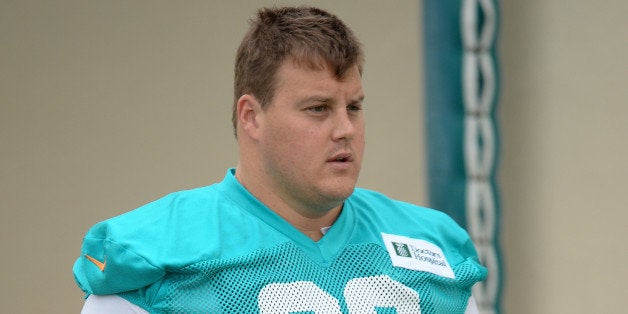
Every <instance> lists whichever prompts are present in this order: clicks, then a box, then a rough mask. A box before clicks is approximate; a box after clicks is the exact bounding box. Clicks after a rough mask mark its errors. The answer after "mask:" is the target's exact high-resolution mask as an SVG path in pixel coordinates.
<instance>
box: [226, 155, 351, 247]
mask: <svg viewBox="0 0 628 314" xmlns="http://www.w3.org/2000/svg"><path fill="white" fill-rule="evenodd" d="M236 179H237V180H238V182H240V184H242V186H244V187H245V188H246V189H247V191H249V193H251V194H252V195H253V196H255V198H257V199H258V200H259V201H260V202H262V203H263V204H264V205H266V207H268V208H270V209H271V210H272V211H274V212H275V213H276V214H277V215H279V216H280V217H281V218H283V219H284V220H286V221H287V222H288V223H289V224H291V225H292V226H293V227H295V228H296V229H297V230H299V231H301V232H302V233H303V234H305V235H306V236H307V237H309V238H310V239H312V240H313V241H318V240H320V239H321V238H322V237H323V233H322V232H321V229H322V228H325V227H329V226H331V225H333V223H334V222H335V221H336V219H337V218H338V216H339V215H340V212H341V211H342V204H340V205H337V206H335V207H332V208H330V209H328V210H321V209H317V210H311V209H308V208H306V207H305V206H296V205H294V204H290V203H288V202H286V201H285V200H284V198H282V197H281V196H280V195H277V193H276V192H275V191H273V189H272V188H269V186H268V185H267V184H256V182H257V181H256V178H255V176H254V175H252V173H251V172H248V171H247V169H246V167H243V165H242V164H238V166H237V168H236Z"/></svg>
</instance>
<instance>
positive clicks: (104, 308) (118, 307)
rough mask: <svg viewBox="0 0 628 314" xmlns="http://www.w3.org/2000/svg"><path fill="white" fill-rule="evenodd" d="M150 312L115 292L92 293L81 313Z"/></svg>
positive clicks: (132, 313)
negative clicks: (107, 293)
mask: <svg viewBox="0 0 628 314" xmlns="http://www.w3.org/2000/svg"><path fill="white" fill-rule="evenodd" d="M108 313H119V314H148V312H147V311H146V310H144V309H142V308H141V307H139V306H137V305H135V304H133V303H131V302H129V301H127V300H125V299H123V298H121V297H120V296H118V295H115V294H109V295H95V294H92V295H90V296H89V297H88V298H87V300H85V304H84V305H83V309H82V310H81V314H108Z"/></svg>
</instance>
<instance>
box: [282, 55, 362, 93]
mask: <svg viewBox="0 0 628 314" xmlns="http://www.w3.org/2000/svg"><path fill="white" fill-rule="evenodd" d="M285 92H289V93H292V94H299V93H315V92H319V93H334V92H343V94H351V95H352V96H351V97H354V96H355V95H353V94H356V95H357V94H360V95H361V94H363V91H362V77H361V75H360V71H359V68H358V66H357V65H354V66H352V67H351V68H349V69H348V70H347V71H346V73H344V75H343V77H341V78H338V77H336V75H335V74H334V72H333V70H332V69H331V68H330V67H329V66H322V67H320V68H316V67H312V66H309V65H307V64H304V63H302V62H294V61H290V60H286V61H284V62H283V63H282V64H281V66H280V67H279V69H278V71H277V76H276V90H275V95H277V94H279V93H285ZM360 95H358V96H355V97H362V96H360Z"/></svg>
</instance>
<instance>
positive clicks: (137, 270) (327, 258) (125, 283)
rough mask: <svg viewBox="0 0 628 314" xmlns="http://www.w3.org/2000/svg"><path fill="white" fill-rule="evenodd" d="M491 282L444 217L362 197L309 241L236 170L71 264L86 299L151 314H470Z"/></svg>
mask: <svg viewBox="0 0 628 314" xmlns="http://www.w3.org/2000/svg"><path fill="white" fill-rule="evenodd" d="M486 274H487V272H486V269H485V268H484V267H482V266H481V265H480V264H479V262H478V259H477V255H476V252H475V248H474V246H473V243H472V242H471V240H470V238H469V236H468V235H467V233H466V232H465V231H464V230H463V229H462V228H460V227H459V226H458V225H457V224H456V223H455V222H454V221H453V220H452V219H451V218H449V217H448V216H447V215H445V214H443V213H441V212H439V211H435V210H431V209H427V208H423V207H419V206H416V205H412V204H408V203H404V202H400V201H396V200H392V199H390V198H388V197H386V196H384V195H382V194H379V193H376V192H373V191H368V190H364V189H355V191H354V193H353V194H352V195H351V196H350V197H349V198H348V199H347V200H346V201H345V203H344V206H343V209H342V212H341V214H340V216H339V217H338V219H337V221H336V222H335V223H334V225H333V226H332V227H331V228H330V229H329V230H328V231H327V233H326V234H325V235H324V236H323V238H322V239H321V240H319V241H312V240H311V239H310V238H308V237H307V236H305V235H304V234H303V233H301V232H300V231H298V230H297V229H295V228H294V227H293V226H292V225H290V224H289V223H287V222H286V221H285V220H283V219H282V218H281V217H279V216H278V215H276V214H275V213H274V212H273V211H272V210H270V209H269V208H267V207H266V206H265V205H263V204H262V203H260V202H259V201H258V200H257V199H256V198H255V197H253V196H252V195H251V194H250V193H248V191H247V190H246V189H245V188H244V187H243V186H242V185H240V184H239V182H238V181H237V180H236V179H235V176H234V169H230V170H229V171H228V172H227V175H226V176H225V178H224V180H223V181H222V182H220V183H217V184H214V185H211V186H208V187H203V188H198V189H194V190H189V191H182V192H177V193H173V194H170V195H168V196H166V197H164V198H162V199H159V200H157V201H155V202H152V203H149V204H147V205H144V206H142V207H140V208H138V209H136V210H133V211H130V212H128V213H125V214H123V215H120V216H118V217H114V218H111V219H109V220H106V221H104V222H101V223H98V224H96V225H95V226H94V227H92V228H91V229H90V230H89V231H88V233H87V235H86V236H85V238H84V240H83V246H82V256H81V257H79V259H78V260H77V261H76V263H75V265H74V276H75V278H76V281H77V283H78V285H79V286H80V287H81V289H83V290H84V291H85V292H86V293H87V294H98V295H101V294H118V295H119V296H121V297H123V298H125V299H126V300H128V301H130V302H132V303H134V304H137V305H138V306H140V307H142V308H144V309H146V310H147V311H149V312H151V313H463V312H464V310H465V308H466V305H467V302H468V300H469V297H470V295H471V287H472V286H473V285H474V284H475V283H476V282H478V281H481V280H483V279H484V278H485V277H486Z"/></svg>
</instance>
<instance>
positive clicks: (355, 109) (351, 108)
mask: <svg viewBox="0 0 628 314" xmlns="http://www.w3.org/2000/svg"><path fill="white" fill-rule="evenodd" d="M361 110H362V104H361V103H351V104H349V105H347V111H349V112H358V111H361Z"/></svg>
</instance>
